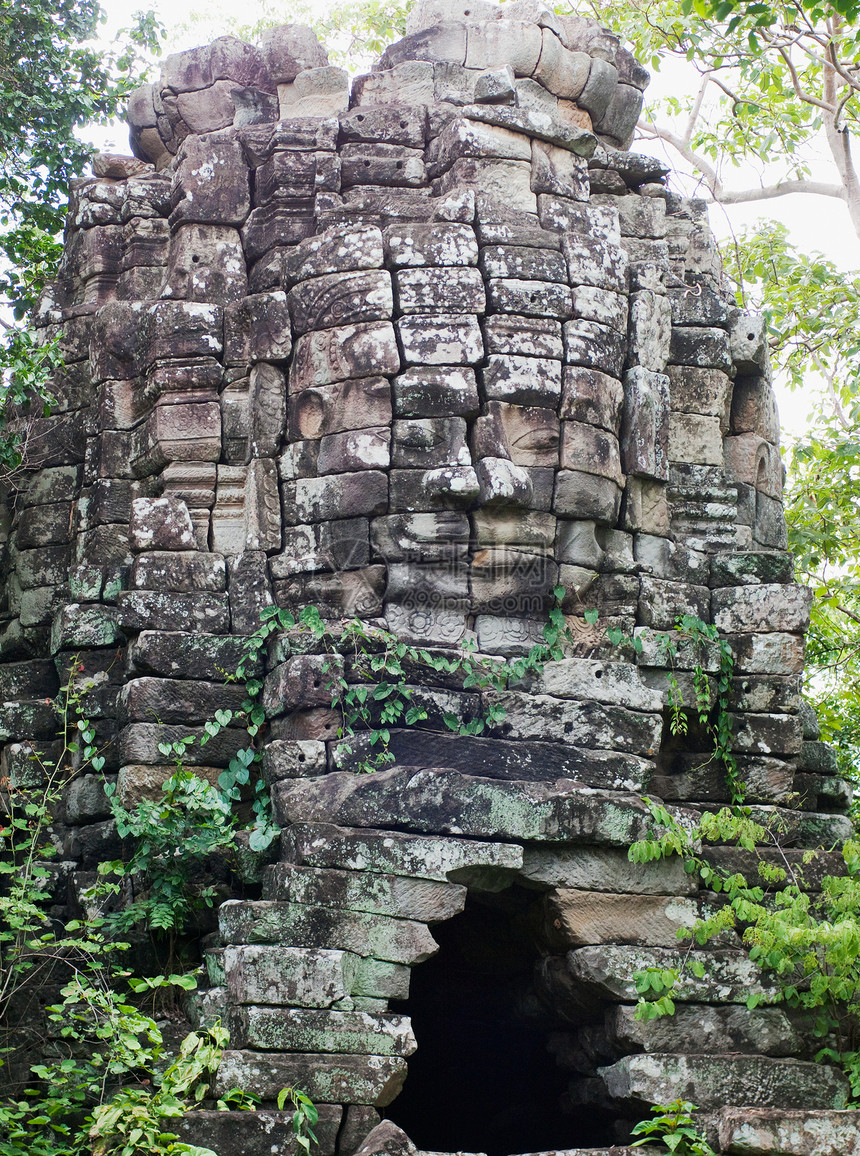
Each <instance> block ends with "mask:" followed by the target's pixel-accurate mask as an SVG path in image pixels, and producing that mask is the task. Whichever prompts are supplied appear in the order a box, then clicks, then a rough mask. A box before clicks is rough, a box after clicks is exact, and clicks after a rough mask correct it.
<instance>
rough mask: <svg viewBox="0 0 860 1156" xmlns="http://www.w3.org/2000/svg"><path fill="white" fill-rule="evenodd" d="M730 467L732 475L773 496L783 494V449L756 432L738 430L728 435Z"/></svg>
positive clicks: (727, 460) (727, 467) (726, 460)
mask: <svg viewBox="0 0 860 1156" xmlns="http://www.w3.org/2000/svg"><path fill="white" fill-rule="evenodd" d="M724 448H725V462H726V470H727V472H728V474H729V476H730V477H732V478H736V479H737V481H739V482H745V483H746V484H747V485H749V486H755V488H756V489H757V490H759V491H760V492H761V493H763V494H765V495H766V496H767V497H769V498H773V499H775V500H779V499H780V498H781V497H782V485H783V475H784V472H785V471H784V467H783V464H782V458H781V456H780V453H779V450H778V449H777V448H776V446H773V445H771V444H770V442H767V441H765V440H764V439H763V438H761V437H760V436H759V435H758V434H756V433H745V434H738V435H736V436H734V437H728V438H726V439H725V443H724Z"/></svg>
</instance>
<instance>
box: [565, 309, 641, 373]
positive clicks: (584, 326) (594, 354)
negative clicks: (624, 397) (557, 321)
mask: <svg viewBox="0 0 860 1156" xmlns="http://www.w3.org/2000/svg"><path fill="white" fill-rule="evenodd" d="M564 348H565V361H566V362H567V363H568V365H578V366H582V367H583V368H585V369H596V370H598V371H599V372H600V373H604V374H607V375H608V376H609V377H620V376H621V370H622V369H623V367H624V355H625V349H626V342H625V340H624V337H623V336H622V335H621V334H620V333H616V332H615V331H614V330H613V329H610V328H609V327H608V326H606V325H600V324H598V323H597V322H596V321H568V322H567V323H566V324H565V326H564Z"/></svg>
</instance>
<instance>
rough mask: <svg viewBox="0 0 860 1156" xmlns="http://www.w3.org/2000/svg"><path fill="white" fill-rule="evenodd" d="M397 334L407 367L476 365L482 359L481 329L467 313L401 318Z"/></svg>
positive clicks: (397, 367)
mask: <svg viewBox="0 0 860 1156" xmlns="http://www.w3.org/2000/svg"><path fill="white" fill-rule="evenodd" d="M397 332H398V334H399V337H400V341H401V344H402V347H403V359H404V361H405V362H406V364H407V365H475V364H476V363H477V362H478V361H480V360H481V358H482V357H483V356H484V342H483V338H482V336H481V329H480V326H479V325H478V320H477V318H476V317H474V316H472V315H470V314H452V315H439V316H434V317H404V318H402V319H401V320H400V321H398V322H397ZM399 368H400V367H399V364H398V365H397V366H396V367H395V369H394V370H388V371H386V372H395V373H396V372H397V370H398V369H399Z"/></svg>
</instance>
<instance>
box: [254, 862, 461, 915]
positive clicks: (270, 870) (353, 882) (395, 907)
mask: <svg viewBox="0 0 860 1156" xmlns="http://www.w3.org/2000/svg"><path fill="white" fill-rule="evenodd" d="M263 898H264V899H274V900H278V901H279V902H292V903H305V904H310V905H312V906H319V907H333V908H337V909H345V910H348V911H366V912H369V913H371V914H375V915H390V916H393V917H394V918H396V919H416V920H420V921H421V922H422V923H440V922H441V921H442V920H445V919H451V917H452V916H454V915H457V914H458V913H459V912H460V911H462V910H463V906H464V904H465V902H466V888H465V887H462V886H458V885H457V884H455V883H436V882H433V881H432V880H429V879H411V878H408V877H403V876H400V875H388V874H373V873H371V872H370V871H367V870H365V871H361V872H359V871H341V870H336V869H330V868H329V869H320V868H318V867H295V866H292V865H291V864H288V863H276V864H274V865H273V866H271V867H267V868H266V871H265V874H264V876H263Z"/></svg>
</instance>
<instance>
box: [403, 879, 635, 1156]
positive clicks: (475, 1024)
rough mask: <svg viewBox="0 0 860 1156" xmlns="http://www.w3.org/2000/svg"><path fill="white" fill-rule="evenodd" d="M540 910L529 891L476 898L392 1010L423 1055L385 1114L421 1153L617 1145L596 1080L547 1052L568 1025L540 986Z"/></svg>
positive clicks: (500, 1153) (492, 1154)
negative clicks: (404, 1019)
mask: <svg viewBox="0 0 860 1156" xmlns="http://www.w3.org/2000/svg"><path fill="white" fill-rule="evenodd" d="M541 911H542V903H541V897H540V895H539V894H537V893H536V892H534V891H527V890H524V889H522V888H517V887H512V888H510V889H508V890H507V891H504V892H502V893H500V894H479V895H472V894H471V893H470V895H469V898H468V900H467V903H466V908H465V910H464V912H463V913H462V914H461V915H458V916H456V917H455V918H454V919H451V920H449V921H448V922H447V923H444V924H441V925H439V926H436V927H434V928H433V935H434V937H435V938H436V940H437V942H438V943H439V945H440V951H439V952H438V954H437V955H436V956H434V957H433V959H431V960H429V961H428V962H427V963H423V964H421V965H420V966H419V967H416V968H415V969H414V970H413V972H412V980H411V986H410V994H409V999H408V1000H404V1001H402V1002H400V1003H398V1004H393V1005H392V1010H395V1011H399V1012H401V1013H403V1014H405V1015H409V1016H411V1018H412V1026H413V1029H414V1032H415V1037H416V1040H417V1041H418V1050H417V1052H416V1053H415V1054H414V1055H413V1056H412V1057H411V1058H410V1059H409V1075H408V1077H407V1079H406V1084H405V1086H404V1089H403V1091H402V1092H401V1093H400V1095H399V1096H398V1098H397V1099H396V1100H395V1101H394V1103H393V1104H392V1105H391V1106H390V1107H389V1108H388V1109H387V1113H386V1114H387V1115H388V1117H389V1118H390V1119H391V1120H393V1121H394V1122H395V1123H396V1124H398V1125H399V1126H400V1127H401V1128H403V1130H404V1131H405V1132H406V1133H407V1134H408V1135H409V1137H410V1138H411V1139H412V1140H413V1141H414V1143H415V1144H417V1145H418V1147H419V1148H422V1149H425V1150H429V1151H431V1152H485V1153H487V1154H488V1156H510V1154H512V1153H524V1152H541V1151H549V1150H552V1149H564V1148H579V1147H591V1146H594V1145H601V1144H607V1143H611V1142H612V1140H611V1134H612V1132H613V1128H612V1121H611V1119H610V1117H609V1115H608V1114H607V1113H605V1112H602V1111H601V1110H600V1109H599V1107H598V1105H597V1104H594V1103H589V1102H588V1097H587V1092H588V1090H589V1084H590V1083H591V1081H588V1080H582V1079H581V1078H577V1077H576V1076H575V1075H574V1073H572V1072H571V1071H570V1070H569V1069H568V1070H564V1069H563V1068H562V1067H559V1066H558V1064H557V1062H556V1059H555V1056H554V1054H553V1052H551V1051H550V1046H552V1047H553V1050H554V1051H555V1050H557V1041H558V1039H559V1033H562V1034H563V1035H564V1037H565V1038H566V1037H567V1036H568V1034H569V1033H570V1032H571V1030H572V1029H573V1025H572V1023H571V1021H570V1019H567V1020H564V1019H562V1018H561V1017H560V1016H559V1015H558V1014H557V1013H556V1011H555V1010H554V1009H553V1007H552V999H551V997H549V996H548V995H547V994H546V989H545V987H544V986H543V985H542V984H541V982H540V979H539V972H540V958H541V955H542V954H545V953H542V952H541V951H540V949H539V945H538V944H539V935H540V931H539V929H540V927H541V922H542V921H541ZM594 1015H595V1016H596V1017H597V1018H599V1019H602V1009H599V1008H596V1007H595V1009H594ZM590 1018H592V1017H590V1016H588V1015H587V1014H584V1015H583V1019H582V1020H581V1022H582V1023H585V1022H587V1020H588V1019H590ZM573 1030H575V1029H573Z"/></svg>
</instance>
